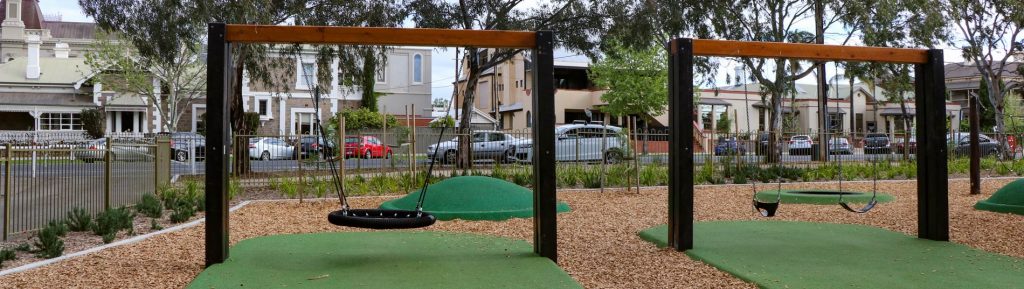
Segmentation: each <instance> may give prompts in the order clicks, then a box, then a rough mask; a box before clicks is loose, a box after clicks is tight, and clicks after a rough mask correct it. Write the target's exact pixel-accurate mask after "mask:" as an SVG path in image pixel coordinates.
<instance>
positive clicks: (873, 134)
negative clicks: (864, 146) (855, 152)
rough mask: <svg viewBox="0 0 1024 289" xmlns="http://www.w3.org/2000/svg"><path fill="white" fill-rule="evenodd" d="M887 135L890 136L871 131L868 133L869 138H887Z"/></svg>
mask: <svg viewBox="0 0 1024 289" xmlns="http://www.w3.org/2000/svg"><path fill="white" fill-rule="evenodd" d="M887 137H888V136H886V135H885V134H880V133H869V134H868V135H867V138H887Z"/></svg>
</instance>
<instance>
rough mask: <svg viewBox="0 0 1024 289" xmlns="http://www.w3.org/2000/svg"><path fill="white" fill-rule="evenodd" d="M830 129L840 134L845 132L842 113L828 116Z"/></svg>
mask: <svg viewBox="0 0 1024 289" xmlns="http://www.w3.org/2000/svg"><path fill="white" fill-rule="evenodd" d="M828 129H829V130H830V131H834V132H838V131H842V130H843V114H841V113H829V114H828Z"/></svg>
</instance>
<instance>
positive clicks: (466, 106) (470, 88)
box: [457, 48, 480, 170]
mask: <svg viewBox="0 0 1024 289" xmlns="http://www.w3.org/2000/svg"><path fill="white" fill-rule="evenodd" d="M466 52H467V54H466V57H467V60H468V61H467V62H468V65H467V66H466V67H467V68H469V77H468V78H467V79H466V88H465V90H463V95H464V96H463V98H462V107H461V109H462V115H461V118H460V119H459V129H458V132H459V149H458V160H457V163H458V167H459V168H462V169H466V170H468V169H470V168H471V166H472V164H473V158H472V152H471V151H470V150H471V149H472V147H471V146H470V141H471V140H472V136H471V135H470V133H472V130H471V129H470V124H471V120H472V119H473V108H474V99H476V85H477V81H479V79H480V62H479V61H478V59H477V57H478V56H479V52H478V51H477V50H476V49H474V48H467V49H466Z"/></svg>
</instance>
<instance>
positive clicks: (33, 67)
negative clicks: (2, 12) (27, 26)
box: [25, 35, 43, 79]
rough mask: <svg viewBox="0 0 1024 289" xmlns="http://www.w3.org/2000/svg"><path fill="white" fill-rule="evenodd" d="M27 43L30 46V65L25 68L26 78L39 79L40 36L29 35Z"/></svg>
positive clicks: (26, 39) (26, 38)
mask: <svg viewBox="0 0 1024 289" xmlns="http://www.w3.org/2000/svg"><path fill="white" fill-rule="evenodd" d="M25 43H27V44H28V57H27V58H28V65H27V66H26V67H25V78H27V79H39V73H40V71H39V45H40V44H42V43H43V42H42V41H39V35H27V36H26V37H25Z"/></svg>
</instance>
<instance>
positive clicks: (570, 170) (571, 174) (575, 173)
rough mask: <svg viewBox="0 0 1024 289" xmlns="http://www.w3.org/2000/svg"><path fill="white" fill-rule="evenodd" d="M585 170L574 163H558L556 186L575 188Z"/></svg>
mask: <svg viewBox="0 0 1024 289" xmlns="http://www.w3.org/2000/svg"><path fill="white" fill-rule="evenodd" d="M585 173H586V170H584V169H583V168H581V167H580V166H575V165H558V174H556V176H557V179H556V180H555V182H556V184H557V185H556V186H558V187H559V188H575V187H576V186H578V185H579V183H580V179H581V178H582V177H583V174H585Z"/></svg>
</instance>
